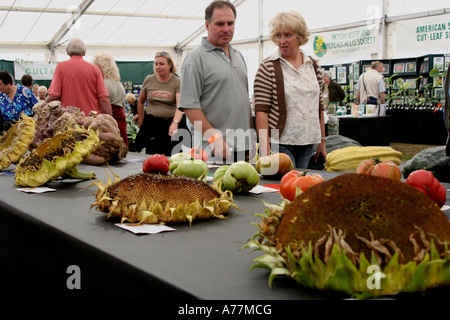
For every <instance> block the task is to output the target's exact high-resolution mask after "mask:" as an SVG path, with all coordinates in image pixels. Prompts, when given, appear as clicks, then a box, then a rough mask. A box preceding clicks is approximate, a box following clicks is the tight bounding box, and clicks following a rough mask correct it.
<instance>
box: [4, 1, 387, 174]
mask: <svg viewBox="0 0 450 320" xmlns="http://www.w3.org/2000/svg"><path fill="white" fill-rule="evenodd" d="M236 17H237V11H236V8H235V6H234V5H233V4H232V3H231V2H230V1H227V0H214V1H212V2H211V3H210V4H209V6H208V7H207V8H206V9H205V27H206V30H207V36H206V37H203V38H202V40H201V44H199V45H198V46H197V47H196V48H194V49H193V50H192V51H190V52H189V53H188V54H187V56H186V57H185V59H184V61H183V64H182V67H181V72H180V74H177V66H176V65H175V61H174V60H173V59H172V57H171V56H170V54H169V53H168V52H157V53H156V55H155V57H154V73H153V74H151V75H149V76H147V77H146V78H145V80H144V82H143V85H142V89H141V92H140V94H139V97H138V99H136V97H135V95H134V94H131V93H129V94H126V92H125V89H124V87H123V85H122V84H121V82H120V74H119V70H118V68H117V65H116V63H115V61H114V58H113V56H112V55H111V54H109V53H101V54H97V55H95V56H94V59H93V62H92V63H90V62H87V61H85V59H84V56H85V54H86V46H85V45H84V43H83V41H82V40H81V39H72V40H71V41H70V42H69V44H68V46H67V49H66V52H67V54H68V55H69V57H70V59H69V60H67V61H63V62H60V63H58V64H57V67H56V69H55V72H54V75H53V79H52V81H51V84H50V87H49V88H48V90H47V88H46V87H45V86H39V85H37V84H35V85H34V86H33V79H32V78H31V77H30V76H24V77H23V78H22V81H21V83H22V84H15V83H14V80H13V77H12V76H11V75H10V74H9V73H8V72H6V71H3V72H0V106H1V113H2V117H3V119H4V121H5V124H4V126H3V129H4V130H6V129H8V128H9V126H11V124H12V123H14V122H15V121H17V120H18V119H19V117H20V114H21V113H25V114H27V115H32V113H33V111H32V108H33V105H34V104H36V103H37V102H38V101H45V102H46V103H49V102H51V101H53V100H60V101H61V104H62V106H64V107H67V106H77V107H78V108H80V110H81V111H83V112H84V113H85V114H86V115H89V114H91V113H92V112H96V113H106V114H109V115H111V116H113V117H114V118H115V119H116V120H117V123H118V126H119V128H120V132H121V135H122V137H123V140H124V142H125V143H126V144H127V146H128V139H127V122H126V118H127V117H128V116H129V117H130V118H132V121H133V122H134V123H136V124H137V126H138V127H139V128H140V129H139V133H138V137H137V138H136V148H137V150H138V151H140V150H142V149H144V148H145V152H146V153H147V154H155V153H158V154H165V155H167V156H170V155H171V154H173V153H174V152H178V150H176V151H174V150H175V149H176V148H175V147H176V146H177V144H178V142H179V140H180V139H181V140H182V141H183V145H185V146H187V147H200V148H202V149H205V150H208V151H210V154H211V156H212V157H213V158H214V159H215V160H216V161H222V160H224V161H227V162H228V161H231V162H234V161H239V160H248V159H249V158H250V157H253V156H254V152H255V151H256V149H255V142H256V141H255V138H256V139H257V141H258V142H259V152H260V155H261V156H264V155H267V154H269V153H271V152H272V153H273V152H283V153H286V154H287V155H289V157H291V160H292V162H293V164H294V166H295V167H296V168H307V167H308V163H309V162H310V161H311V159H315V160H317V159H318V158H319V157H322V158H323V159H325V158H326V155H327V151H326V144H325V140H326V139H325V136H326V130H325V120H324V117H326V112H325V108H324V106H325V105H326V104H327V103H329V102H332V101H336V102H338V103H339V104H341V103H342V100H343V99H344V97H345V94H344V93H343V90H342V88H341V87H340V86H339V85H338V84H337V83H335V82H334V81H332V80H331V76H330V74H329V72H327V71H326V72H322V69H321V67H320V65H319V64H318V62H317V61H316V60H315V59H314V58H312V57H311V56H309V55H307V54H306V53H305V51H304V50H303V49H302V48H301V47H302V46H304V45H305V44H306V43H307V42H308V37H309V36H310V32H309V30H308V27H307V25H306V22H305V19H304V18H303V17H302V15H301V14H300V13H298V12H296V11H289V12H281V13H278V14H277V15H276V16H275V17H274V18H273V19H272V20H271V21H270V23H269V27H270V39H271V40H272V41H273V42H274V44H276V46H277V50H276V51H275V52H274V53H273V54H271V55H270V56H268V57H266V58H265V59H264V60H263V61H262V62H261V64H260V65H259V68H258V70H257V73H256V76H255V79H254V80H255V81H254V88H253V89H254V97H253V108H254V111H255V121H254V122H253V119H252V108H251V104H250V98H249V88H248V76H247V66H246V63H245V60H244V57H243V55H242V54H241V53H240V52H239V51H238V50H237V49H235V48H234V47H233V46H232V45H231V44H230V42H231V41H232V39H233V35H234V31H235V22H236ZM382 68H383V66H382V64H380V63H378V62H375V63H374V64H373V66H372V68H370V70H368V71H366V72H365V73H364V74H363V75H362V76H361V78H360V81H359V82H358V86H357V102H358V103H362V102H368V100H369V99H370V97H375V98H376V99H377V102H381V103H383V102H384V88H383V85H384V82H383V81H381V79H382V77H383V76H382V75H381V73H382ZM126 104H128V105H129V106H130V112H129V113H128V114H126V113H125V106H126ZM253 124H255V126H254V125H253ZM255 130H256V131H255ZM254 132H256V135H255V134H253V133H254ZM186 133H187V134H186ZM198 137H200V139H197V138H198Z"/></svg>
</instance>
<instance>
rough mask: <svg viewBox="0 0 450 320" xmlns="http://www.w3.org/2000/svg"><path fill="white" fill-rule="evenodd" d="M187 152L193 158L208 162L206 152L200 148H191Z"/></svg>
mask: <svg viewBox="0 0 450 320" xmlns="http://www.w3.org/2000/svg"><path fill="white" fill-rule="evenodd" d="M189 154H190V155H191V157H192V158H194V159H195V160H203V161H205V162H208V154H207V153H206V151H205V150H203V149H202V148H192V149H191V150H190V151H189Z"/></svg>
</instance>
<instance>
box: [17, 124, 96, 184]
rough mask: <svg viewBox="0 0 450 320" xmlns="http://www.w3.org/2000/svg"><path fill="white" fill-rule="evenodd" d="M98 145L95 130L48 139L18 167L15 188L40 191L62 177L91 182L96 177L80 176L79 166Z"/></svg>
mask: <svg viewBox="0 0 450 320" xmlns="http://www.w3.org/2000/svg"><path fill="white" fill-rule="evenodd" d="M98 145H99V137H98V134H97V132H95V131H93V130H84V129H79V130H68V131H64V132H61V133H58V134H56V135H55V136H54V137H52V138H47V139H46V140H44V141H43V142H42V143H41V144H40V145H38V146H37V147H36V148H34V149H33V150H32V151H31V152H30V153H29V154H27V155H26V157H24V158H22V159H21V161H20V162H19V163H18V164H17V166H16V170H15V180H16V185H19V186H29V187H37V186H40V185H43V184H45V183H46V182H49V181H53V180H55V179H56V178H58V177H60V176H62V175H68V176H71V177H73V178H81V179H90V178H91V177H93V175H94V173H87V174H84V173H81V172H78V165H79V164H80V163H81V162H82V161H83V160H84V159H85V158H86V157H88V156H89V155H90V154H91V152H92V151H93V150H95V149H96V148H97V147H98Z"/></svg>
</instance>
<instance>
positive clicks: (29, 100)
mask: <svg viewBox="0 0 450 320" xmlns="http://www.w3.org/2000/svg"><path fill="white" fill-rule="evenodd" d="M37 102H38V100H37V99H36V97H35V96H34V94H33V93H32V92H31V91H30V89H28V88H27V87H24V86H22V85H21V84H14V81H13V77H12V76H11V75H10V74H9V73H8V72H7V71H1V72H0V108H1V112H2V117H3V119H4V121H5V123H4V125H3V126H4V128H3V129H4V130H5V131H6V130H8V129H9V128H10V127H11V126H12V125H13V123H14V122H15V121H17V120H19V119H20V115H21V113H25V114H26V115H27V116H32V115H33V106H34V105H35V104H36V103H37Z"/></svg>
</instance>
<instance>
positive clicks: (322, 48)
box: [313, 36, 327, 58]
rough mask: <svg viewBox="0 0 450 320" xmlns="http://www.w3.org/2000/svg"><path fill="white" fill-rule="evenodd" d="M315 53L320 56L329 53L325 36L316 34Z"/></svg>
mask: <svg viewBox="0 0 450 320" xmlns="http://www.w3.org/2000/svg"><path fill="white" fill-rule="evenodd" d="M313 47H314V54H315V55H316V56H318V57H319V58H321V57H323V56H324V55H325V54H326V53H327V45H326V44H325V41H324V40H323V37H321V36H316V37H315V39H314V43H313Z"/></svg>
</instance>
